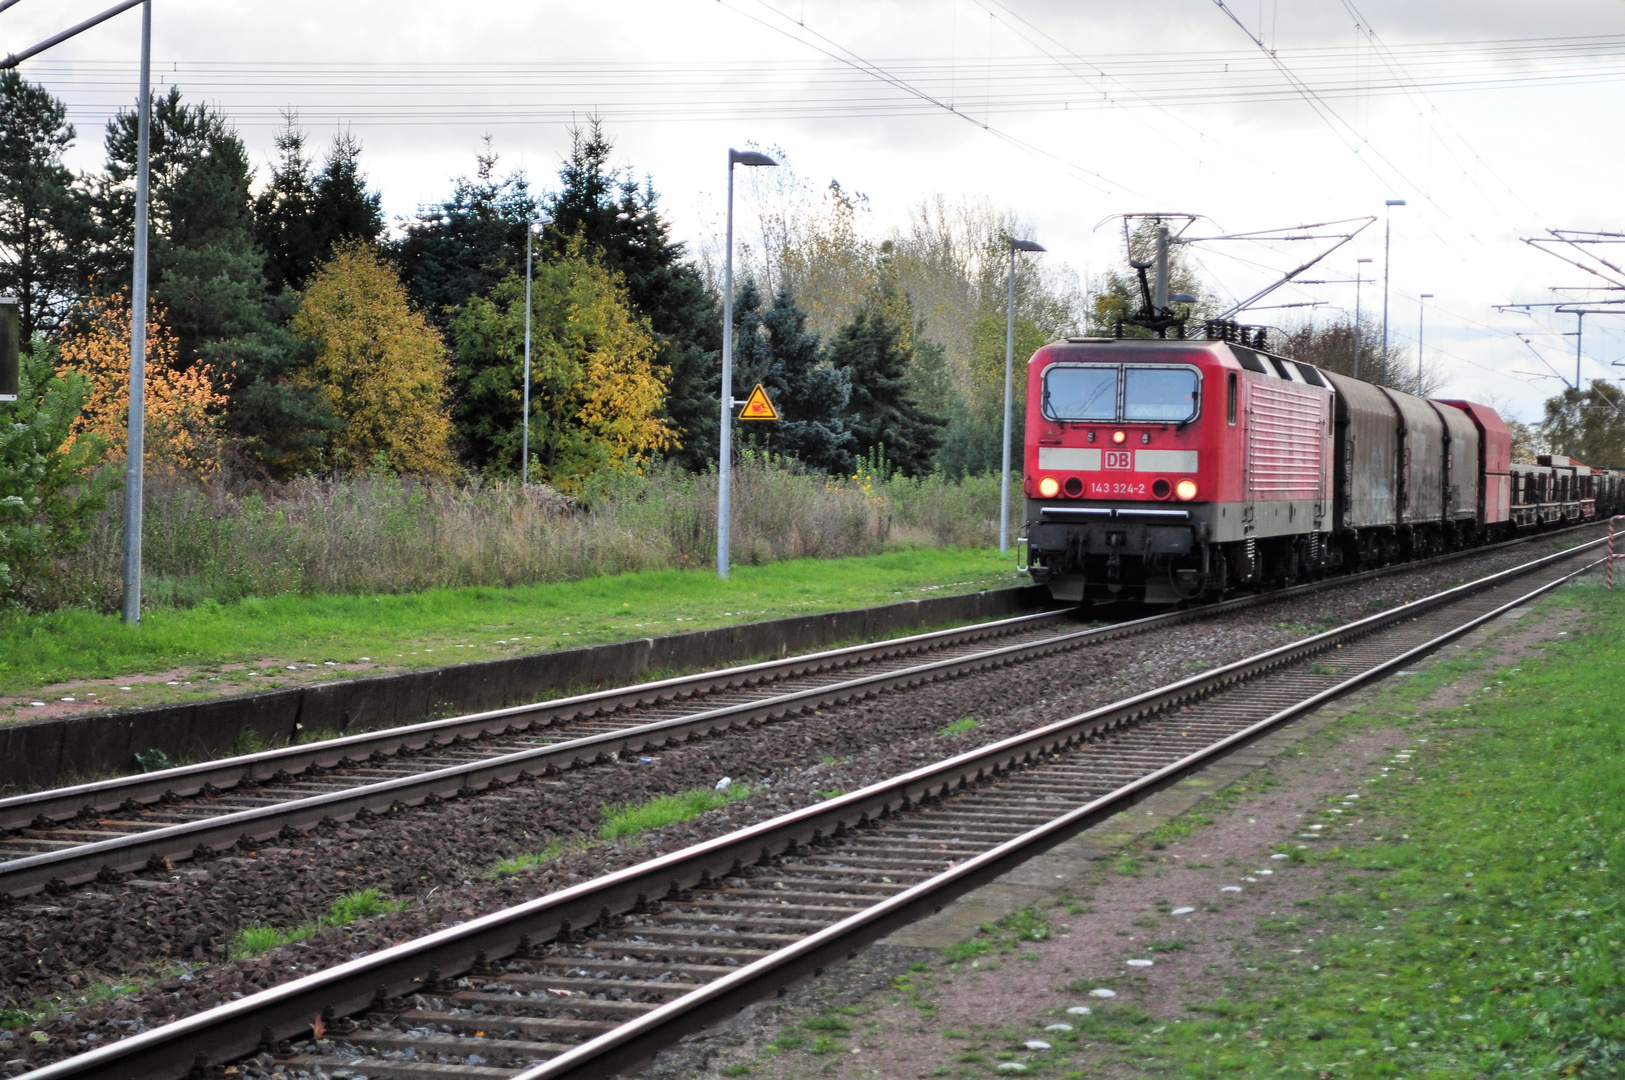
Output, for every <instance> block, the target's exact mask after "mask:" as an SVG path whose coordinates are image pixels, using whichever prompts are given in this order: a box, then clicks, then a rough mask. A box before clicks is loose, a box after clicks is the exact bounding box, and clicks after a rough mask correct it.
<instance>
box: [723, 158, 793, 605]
mask: <svg viewBox="0 0 1625 1080" xmlns="http://www.w3.org/2000/svg"><path fill="white" fill-rule="evenodd" d="M777 164H778V162H776V161H774V160H773V159H772V158H770V157H768V156H767V155H766V154H758V153H757V152H756V151H754V150H733V149H730V150H729V151H728V254H727V257H726V258H725V259H724V260H723V271H722V395H721V397H722V431H721V438H720V439H719V440H718V443H719V445H718V449H717V457H718V465H717V577H719V578H721V579H722V580H723V581H727V580H728V524H729V514H730V512H731V508H730V506H729V501H730V500H729V498H728V496H729V494H730V492H729V484H731V483H732V479H733V413H734V405H736V404H737V402H735V401H734V166H735V165H748V166H761V165H777Z"/></svg>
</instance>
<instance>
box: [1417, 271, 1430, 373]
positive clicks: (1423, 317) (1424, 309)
mask: <svg viewBox="0 0 1625 1080" xmlns="http://www.w3.org/2000/svg"><path fill="white" fill-rule="evenodd" d="M1432 299H1433V294H1432V293H1430V292H1425V293H1423V294H1422V295H1421V296H1420V297H1419V298H1418V299H1417V301H1416V393H1417V395H1418V396H1420V395H1421V393H1422V334H1423V332H1424V331H1426V330H1427V318H1428V301H1429V300H1432Z"/></svg>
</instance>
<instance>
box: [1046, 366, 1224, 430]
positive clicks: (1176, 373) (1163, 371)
mask: <svg viewBox="0 0 1625 1080" xmlns="http://www.w3.org/2000/svg"><path fill="white" fill-rule="evenodd" d="M1119 389H1121V391H1122V392H1121V394H1119V392H1118V391H1119ZM1200 389H1201V377H1200V376H1199V375H1198V374H1197V373H1196V372H1195V371H1193V370H1191V369H1190V368H1186V367H1163V366H1160V365H1159V366H1156V367H1128V368H1125V367H1120V366H1119V365H1117V364H1101V365H1099V366H1092V365H1091V366H1082V365H1079V366H1072V365H1066V366H1062V365H1056V366H1055V367H1052V368H1050V369H1049V370H1048V371H1046V372H1045V373H1044V412H1045V415H1047V416H1049V417H1050V418H1052V419H1055V420H1084V421H1089V420H1098V421H1102V422H1105V423H1113V422H1126V423H1134V422H1136V421H1138V422H1142V423H1145V422H1149V423H1154V424H1184V423H1188V422H1189V421H1191V420H1194V419H1196V413H1197V406H1198V391H1199V390H1200ZM1119 397H1121V399H1122V407H1121V411H1119V407H1118V399H1119Z"/></svg>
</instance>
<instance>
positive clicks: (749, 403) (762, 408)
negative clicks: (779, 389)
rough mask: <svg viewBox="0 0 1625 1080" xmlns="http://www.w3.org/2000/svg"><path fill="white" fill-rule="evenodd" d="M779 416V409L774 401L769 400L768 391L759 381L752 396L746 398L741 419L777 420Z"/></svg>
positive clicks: (740, 415)
mask: <svg viewBox="0 0 1625 1080" xmlns="http://www.w3.org/2000/svg"><path fill="white" fill-rule="evenodd" d="M778 418H779V410H777V409H775V408H774V407H773V403H772V402H771V401H769V400H767V391H766V390H763V389H762V384H761V383H757V384H756V389H754V390H752V391H751V392H750V397H748V398H746V399H745V408H744V410H743V411H741V412H740V414H739V419H741V420H777V419H778Z"/></svg>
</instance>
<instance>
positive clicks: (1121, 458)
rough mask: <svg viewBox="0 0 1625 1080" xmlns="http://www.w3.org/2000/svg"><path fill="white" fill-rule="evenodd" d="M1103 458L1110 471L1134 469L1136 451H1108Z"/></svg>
mask: <svg viewBox="0 0 1625 1080" xmlns="http://www.w3.org/2000/svg"><path fill="white" fill-rule="evenodd" d="M1102 456H1103V457H1104V459H1105V466H1106V468H1108V469H1132V468H1133V467H1134V451H1132V450H1107V451H1106V452H1105V453H1104V454H1103V455H1102Z"/></svg>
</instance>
